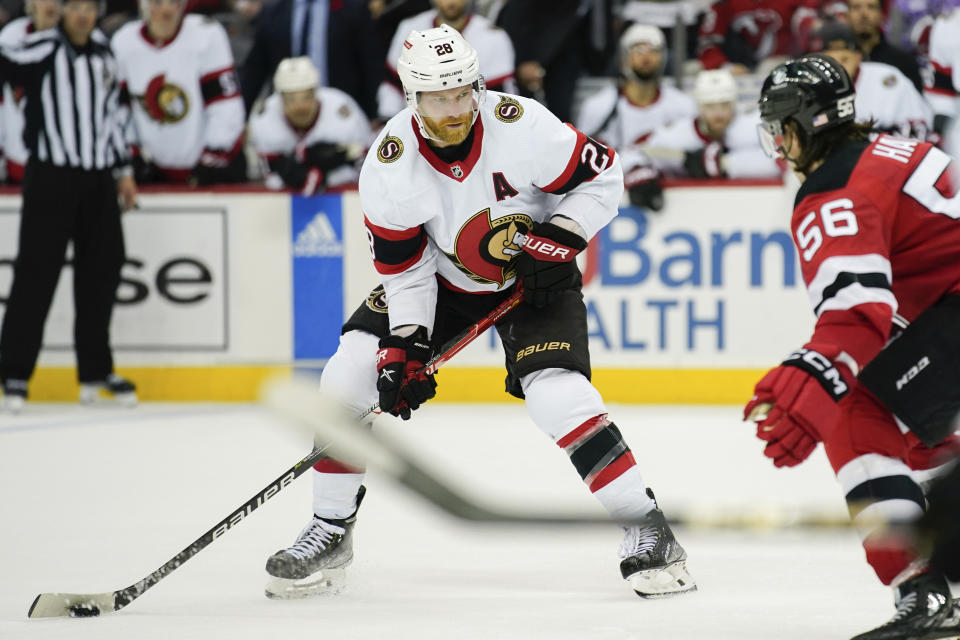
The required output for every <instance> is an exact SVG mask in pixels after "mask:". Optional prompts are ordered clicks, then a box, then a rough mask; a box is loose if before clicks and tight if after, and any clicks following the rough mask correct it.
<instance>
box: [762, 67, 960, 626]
mask: <svg viewBox="0 0 960 640" xmlns="http://www.w3.org/2000/svg"><path fill="white" fill-rule="evenodd" d="M854 104H855V95H854V85H853V82H852V81H851V79H850V77H849V76H848V75H847V73H846V71H844V69H843V67H842V66H840V65H839V64H838V63H837V62H836V61H834V60H833V59H832V58H830V57H827V56H822V55H811V56H807V57H804V58H800V59H799V60H794V61H790V62H787V63H786V64H784V65H781V66H779V67H776V68H775V69H773V71H772V72H771V73H770V75H769V76H768V77H767V79H766V81H765V82H764V85H763V89H762V91H761V97H760V113H761V116H762V118H763V125H762V127H761V129H760V132H761V138H762V139H763V140H764V146H765V148H767V149H768V150H769V152H770V153H771V154H774V155H777V156H779V157H780V158H782V159H783V160H785V161H787V162H788V163H789V164H790V166H791V168H792V169H793V170H794V172H795V173H796V174H797V176H798V178H799V179H800V180H801V181H802V185H801V187H800V190H799V192H798V193H797V196H796V205H795V209H794V212H793V218H792V221H791V229H792V233H793V236H794V241H795V244H796V247H797V251H798V253H799V258H800V264H801V269H802V273H803V278H804V281H805V282H806V285H807V292H808V295H809V298H810V302H811V305H812V306H813V310H814V313H815V315H816V326H815V329H814V331H813V335H812V336H811V338H810V340H809V341H808V342H807V343H806V344H805V345H804V346H803V347H802V348H800V349H798V350H797V351H795V352H793V353H792V354H790V355H789V356H788V357H787V359H786V360H784V362H783V363H782V364H781V365H780V366H779V367H777V368H775V369H773V370H771V371H770V372H769V373H767V374H766V376H764V377H763V379H762V380H760V382H759V383H758V384H757V385H756V388H755V389H754V396H753V398H752V399H751V400H750V402H749V403H748V404H747V406H746V408H745V410H744V417H745V419H749V420H754V421H755V422H756V423H757V437H758V438H760V439H761V440H764V441H766V443H767V444H766V447H765V449H764V455H766V456H767V457H769V458H771V459H772V460H773V463H774V465H776V466H777V467H783V466H793V465H797V464H800V463H801V462H803V461H804V460H805V459H806V458H807V456H809V455H810V453H811V452H812V451H813V450H814V448H816V445H817V443H818V442H823V444H824V448H825V450H826V454H827V457H828V459H829V460H830V464H831V465H832V467H833V469H834V471H835V472H836V475H837V480H838V481H839V483H840V486H841V488H842V490H843V492H844V494H845V496H846V500H847V503H848V506H849V508H850V513H851V515H852V517H853V522H854V525H855V526H856V527H857V530H858V532H859V533H860V535H861V538H862V541H863V547H864V549H865V551H866V559H867V562H868V563H869V564H870V566H871V567H873V569H874V571H875V572H876V574H877V577H878V578H879V579H880V580H881V582H883V584H886V585H890V586H892V587H893V588H894V589H895V591H894V598H895V604H896V614H895V615H894V617H893V618H892V619H891V620H890V621H889V622H888V623H886V624H884V625H883V626H881V627H879V628H877V629H874V630H872V631H868V632H866V633H863V634H861V635H858V636H856V639H855V640H893V639H903V640H906V639H912V640H925V639H931V638H942V637H948V636H949V637H954V636H955V635H960V608H958V606H957V605H956V604H955V603H954V602H953V600H952V598H951V594H950V588H949V585H948V584H947V582H946V580H945V579H944V577H943V575H941V574H940V573H939V572H937V571H935V570H933V569H931V568H930V566H929V564H928V562H927V558H926V557H924V556H923V555H921V554H920V553H919V552H918V551H917V549H916V548H915V546H914V544H913V541H912V540H911V539H910V538H909V537H906V536H904V535H902V531H903V529H902V528H899V529H898V528H897V527H894V526H888V525H893V524H895V523H896V524H899V525H903V524H905V523H907V522H910V521H912V520H915V519H916V518H917V517H919V516H920V515H921V514H922V513H923V511H924V508H925V500H924V492H923V489H922V486H921V484H920V481H921V480H922V479H924V478H925V477H927V476H932V475H936V473H937V472H938V471H941V470H942V468H943V466H942V465H944V464H946V463H947V462H948V461H949V460H950V459H952V458H953V457H954V456H956V453H957V450H958V449H957V445H958V440H957V437H956V436H955V435H954V433H953V432H954V429H955V428H956V424H954V423H953V419H954V416H955V415H956V413H957V410H958V409H960V332H958V331H957V327H960V196H957V195H956V190H955V188H954V184H955V183H954V175H953V170H954V169H955V167H954V163H953V162H952V161H951V159H950V157H949V156H947V155H946V154H945V153H943V152H942V151H940V150H939V149H937V148H936V147H934V146H932V145H931V144H929V143H925V142H920V141H917V140H908V139H903V138H895V137H892V136H889V135H881V136H880V137H879V138H877V140H876V141H875V142H872V143H871V142H870V141H869V139H868V135H869V133H870V130H869V126H868V125H866V124H864V123H858V122H857V121H856V112H855V107H854ZM908 323H909V324H908ZM904 326H906V329H904V330H901V329H900V328H899V327H904ZM897 334H898V335H897ZM893 335H897V338H896V340H892V341H890V342H888V340H890V338H891V337H892V336H893ZM898 531H899V532H901V533H898Z"/></svg>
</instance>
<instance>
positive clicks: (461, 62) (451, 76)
mask: <svg viewBox="0 0 960 640" xmlns="http://www.w3.org/2000/svg"><path fill="white" fill-rule="evenodd" d="M397 74H398V75H399V76H400V83H401V84H402V85H403V93H404V96H405V97H406V100H407V106H408V107H410V110H411V111H413V114H414V116H415V117H416V119H417V124H419V125H420V132H421V133H422V134H423V135H424V136H426V137H431V136H428V135H427V132H426V131H425V129H424V127H423V121H422V120H421V118H420V113H419V111H418V108H417V96H418V94H419V93H420V92H422V91H443V90H444V89H453V88H455V87H468V86H472V87H473V89H474V91H475V92H476V102H475V105H474V109H473V119H474V122H475V121H476V119H477V114H478V113H479V112H480V111H479V107H480V104H481V103H482V102H483V97H484V95H485V94H486V84H485V83H484V81H483V76H482V75H480V61H479V59H478V57H477V51H476V49H474V48H473V47H472V46H470V43H469V42H467V41H466V40H465V39H464V37H463V36H462V35H460V32H459V31H457V30H456V29H454V28H453V27H451V26H449V25H446V24H444V25H441V26H439V27H435V28H433V29H425V30H423V31H417V30H413V31H411V32H410V34H409V35H408V36H407V38H406V40H404V41H403V50H402V51H401V52H400V60H399V61H398V62H397Z"/></svg>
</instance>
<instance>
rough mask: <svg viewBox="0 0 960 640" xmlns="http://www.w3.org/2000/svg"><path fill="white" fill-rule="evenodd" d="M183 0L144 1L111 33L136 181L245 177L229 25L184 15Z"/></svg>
mask: <svg viewBox="0 0 960 640" xmlns="http://www.w3.org/2000/svg"><path fill="white" fill-rule="evenodd" d="M185 6H186V0H141V3H140V8H141V12H142V15H143V20H137V21H134V22H129V23H127V24H126V25H124V26H123V27H122V28H121V29H120V30H119V31H117V33H116V34H114V36H113V40H112V43H111V45H112V47H113V51H114V54H115V55H116V57H117V62H118V63H119V65H120V79H121V81H122V83H123V86H124V88H125V91H126V93H127V94H129V98H130V102H131V107H132V111H133V125H134V127H133V128H134V131H133V132H132V137H133V141H132V142H133V146H134V149H135V151H136V152H139V157H138V161H137V162H136V164H135V168H137V169H138V174H139V175H138V176H137V181H138V182H180V183H184V182H189V183H192V184H201V185H202V184H211V183H216V182H245V181H246V179H247V171H246V160H245V157H244V154H243V130H244V124H245V122H244V119H245V116H244V109H243V98H242V97H241V95H240V85H239V83H238V82H237V74H236V70H235V69H234V63H233V53H232V52H231V50H230V42H229V40H228V39H227V32H226V30H225V29H224V28H223V26H221V25H220V24H219V23H218V22H215V21H213V20H211V19H209V18H205V17H203V16H199V15H194V14H187V15H184V14H183V11H184V7H185Z"/></svg>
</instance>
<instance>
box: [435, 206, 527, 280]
mask: <svg viewBox="0 0 960 640" xmlns="http://www.w3.org/2000/svg"><path fill="white" fill-rule="evenodd" d="M532 226H533V219H532V218H531V217H530V216H528V215H526V214H523V213H511V214H509V215H506V216H502V217H500V218H497V219H496V220H491V218H490V209H484V210H483V211H480V212H479V213H477V214H474V215H473V216H472V217H471V218H470V219H469V220H467V221H466V222H465V223H464V225H463V226H462V227H460V231H459V232H458V233H457V239H456V240H455V241H454V253H448V254H446V255H447V257H448V258H450V260H451V261H453V263H454V264H455V265H457V268H458V269H460V270H461V271H462V272H463V273H465V274H466V275H467V277H468V278H470V279H471V280H473V281H474V282H479V283H481V284H497V285H500V286H503V284H504V283H505V282H506V281H507V280H509V279H510V278H512V277H513V276H514V275H515V271H514V269H513V267H512V265H511V261H512V260H513V258H514V256H516V255H517V254H518V253H520V251H522V249H521V244H520V243H522V242H523V239H524V237H525V236H526V233H527V231H529V230H530V228H531V227H532Z"/></svg>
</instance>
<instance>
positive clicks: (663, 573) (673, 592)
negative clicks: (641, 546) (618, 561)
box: [627, 561, 697, 598]
mask: <svg viewBox="0 0 960 640" xmlns="http://www.w3.org/2000/svg"><path fill="white" fill-rule="evenodd" d="M627 582H629V583H630V586H631V587H633V591H634V592H635V593H636V594H637V595H638V596H640V597H641V598H670V597H672V596H678V595H680V594H682V593H687V592H690V591H696V590H697V583H696V582H695V581H694V579H693V576H691V575H690V573H689V572H688V571H687V563H686V562H683V561H681V562H674V563H673V564H670V565H667V566H666V567H663V568H662V569H648V570H647V571H638V572H636V573H634V574H633V575H631V576H629V577H627Z"/></svg>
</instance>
